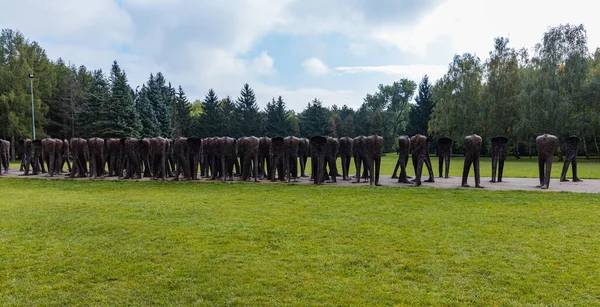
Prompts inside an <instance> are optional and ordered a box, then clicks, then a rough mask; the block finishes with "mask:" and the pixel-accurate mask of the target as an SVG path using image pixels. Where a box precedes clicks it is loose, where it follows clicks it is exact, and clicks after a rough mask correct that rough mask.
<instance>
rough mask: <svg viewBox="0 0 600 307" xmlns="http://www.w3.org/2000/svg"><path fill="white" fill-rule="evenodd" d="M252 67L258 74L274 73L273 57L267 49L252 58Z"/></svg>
mask: <svg viewBox="0 0 600 307" xmlns="http://www.w3.org/2000/svg"><path fill="white" fill-rule="evenodd" d="M252 68H253V69H254V71H256V72H257V73H258V74H272V73H273V58H271V57H270V56H269V54H267V52H266V51H263V52H261V53H260V54H259V55H258V56H257V57H255V58H254V59H253V60H252Z"/></svg>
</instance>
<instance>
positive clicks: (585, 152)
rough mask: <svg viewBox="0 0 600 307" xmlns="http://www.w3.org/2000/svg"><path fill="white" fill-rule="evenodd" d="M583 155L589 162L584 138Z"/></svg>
mask: <svg viewBox="0 0 600 307" xmlns="http://www.w3.org/2000/svg"><path fill="white" fill-rule="evenodd" d="M583 153H584V154H585V159H586V160H589V159H590V155H589V154H588V150H587V143H586V142H585V137H583Z"/></svg>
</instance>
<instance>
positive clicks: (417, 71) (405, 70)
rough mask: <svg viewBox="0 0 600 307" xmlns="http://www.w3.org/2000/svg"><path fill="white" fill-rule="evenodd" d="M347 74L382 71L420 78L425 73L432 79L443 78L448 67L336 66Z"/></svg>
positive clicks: (418, 65)
mask: <svg viewBox="0 0 600 307" xmlns="http://www.w3.org/2000/svg"><path fill="white" fill-rule="evenodd" d="M335 69H336V70H337V71H339V72H341V73H345V74H357V73H381V74H385V75H392V76H398V77H401V78H407V79H412V80H420V79H421V78H422V77H423V76H424V75H426V74H427V75H429V79H430V80H432V81H433V80H437V79H439V78H441V77H442V76H443V75H444V74H445V73H446V72H447V71H448V67H447V66H444V65H422V64H416V65H380V66H341V67H336V68H335Z"/></svg>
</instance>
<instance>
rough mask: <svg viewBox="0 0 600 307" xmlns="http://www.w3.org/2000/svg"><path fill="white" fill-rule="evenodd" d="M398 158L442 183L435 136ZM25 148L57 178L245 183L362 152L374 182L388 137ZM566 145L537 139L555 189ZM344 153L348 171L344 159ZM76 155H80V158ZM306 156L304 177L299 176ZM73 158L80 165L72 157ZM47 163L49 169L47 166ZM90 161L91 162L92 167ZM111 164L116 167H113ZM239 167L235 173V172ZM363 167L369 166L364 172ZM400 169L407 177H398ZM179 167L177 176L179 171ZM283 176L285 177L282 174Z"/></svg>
mask: <svg viewBox="0 0 600 307" xmlns="http://www.w3.org/2000/svg"><path fill="white" fill-rule="evenodd" d="M397 141H398V143H397V144H398V151H397V152H398V160H397V163H396V166H395V168H394V172H393V175H392V178H397V179H398V182H399V183H406V184H413V185H414V186H421V184H422V181H421V177H422V172H423V166H426V167H427V170H428V174H429V178H428V179H427V180H425V181H423V182H435V179H434V174H433V168H432V165H431V160H430V158H429V146H428V138H427V137H426V136H424V135H420V134H417V135H414V136H412V137H409V136H407V135H402V136H400V137H399V138H398V140H397ZM508 141H509V140H508V138H507V137H505V136H501V135H499V136H495V137H493V138H491V147H490V149H491V150H490V152H491V158H492V178H491V180H490V182H491V183H499V182H502V178H503V172H504V161H505V160H506V151H507V146H508ZM580 141H581V139H580V138H579V137H577V136H570V137H568V138H567V139H566V140H565V144H564V146H563V148H564V149H565V157H566V159H565V162H564V165H563V169H562V172H561V177H560V181H561V182H566V181H568V179H567V178H566V174H567V171H568V169H569V166H571V169H572V173H573V176H572V178H573V182H580V181H581V179H579V177H578V175H577V154H578V151H579V146H580ZM21 145H22V148H23V155H22V163H21V171H24V173H23V174H22V175H24V176H27V175H30V174H31V175H37V174H39V173H46V172H47V173H48V175H47V176H50V177H52V176H54V175H56V174H60V173H62V172H63V167H64V164H65V163H66V164H67V167H68V174H67V175H66V176H68V177H70V178H74V177H91V178H92V179H96V178H99V177H105V176H108V177H110V176H118V177H119V178H123V179H130V178H134V179H137V178H142V177H152V179H155V180H157V179H162V180H166V178H167V177H175V178H174V180H175V181H178V180H179V179H180V176H183V178H184V180H195V179H198V169H200V176H202V177H204V178H210V179H212V180H215V179H217V178H220V179H221V180H223V181H225V180H233V176H234V174H235V175H239V176H241V179H242V180H243V181H247V180H251V178H254V181H258V180H259V179H265V178H266V179H268V180H271V181H277V180H279V181H287V182H290V180H293V181H297V179H298V177H307V175H306V174H305V166H306V163H307V161H308V156H311V157H312V159H311V161H312V163H311V166H310V167H311V176H310V177H311V180H312V181H313V182H314V183H315V184H317V185H319V184H323V183H324V182H326V181H327V182H337V179H336V177H337V176H341V177H342V180H351V178H350V174H349V167H350V160H351V158H354V163H355V169H356V176H355V181H354V183H359V182H361V179H364V180H367V181H366V182H369V184H370V185H380V183H379V172H380V167H381V156H382V149H383V138H382V137H381V136H377V135H371V136H358V137H355V138H350V137H342V138H339V139H338V138H333V137H329V136H315V137H312V138H310V140H309V139H306V138H297V137H294V136H287V137H285V138H284V137H273V138H269V137H260V138H257V137H254V136H251V137H241V138H239V139H234V138H230V137H208V138H204V139H199V138H186V137H178V138H176V139H174V140H169V139H166V138H161V137H156V138H141V139H137V138H121V139H118V138H110V139H106V140H105V139H102V138H90V139H87V140H86V139H81V138H72V139H71V140H70V141H68V140H60V139H56V138H45V139H43V140H34V141H32V140H30V139H25V140H23V141H21ZM436 145H437V153H438V157H439V177H440V178H449V177H448V173H449V168H450V160H451V157H452V147H453V145H454V142H453V140H452V139H450V138H448V137H440V138H438V139H437V144H436ZM482 145H483V144H482V138H481V137H480V136H478V135H476V134H473V135H469V136H466V137H465V139H464V146H465V147H464V148H465V159H464V165H463V173H462V181H461V186H462V187H470V185H469V184H468V183H467V178H468V175H469V172H470V169H471V166H473V169H474V177H475V187H477V188H482V187H483V186H482V185H481V176H480V165H479V159H480V154H481V149H482ZM557 146H558V138H557V137H556V136H554V135H551V134H543V135H540V136H538V137H537V138H536V147H537V151H538V169H539V180H540V184H539V185H538V186H537V187H538V188H541V189H548V187H549V185H550V174H551V170H552V159H553V156H554V152H555V150H556V148H557ZM9 147H10V143H9V142H8V141H5V140H0V174H2V171H4V172H7V171H8V160H9ZM409 154H410V156H411V157H412V164H413V168H414V174H415V178H414V179H412V180H409V179H411V177H409V176H408V175H407V172H406V168H407V167H408V160H409ZM338 156H339V157H340V158H341V162H342V163H341V165H342V174H339V172H338V169H337V164H336V159H337V157H338ZM69 157H72V161H71V159H70V158H69ZM298 161H299V162H300V164H299V165H300V175H299V174H298V171H297V170H298ZM70 162H72V167H71V163H70ZM44 164H46V166H47V170H46V168H45V167H44ZM88 165H89V168H88ZM105 166H108V171H107V170H106V167H105ZM234 167H235V170H236V171H235V172H234ZM361 168H362V170H363V172H362V174H361ZM398 170H400V173H399V175H397V173H398ZM173 173H174V174H173ZM275 174H277V176H275Z"/></svg>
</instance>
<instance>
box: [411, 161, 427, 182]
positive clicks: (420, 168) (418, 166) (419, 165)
mask: <svg viewBox="0 0 600 307" xmlns="http://www.w3.org/2000/svg"><path fill="white" fill-rule="evenodd" d="M414 160H415V158H413V161H414ZM423 162H424V161H423V158H421V159H417V163H416V167H415V186H416V187H419V186H421V173H422V171H423Z"/></svg>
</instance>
